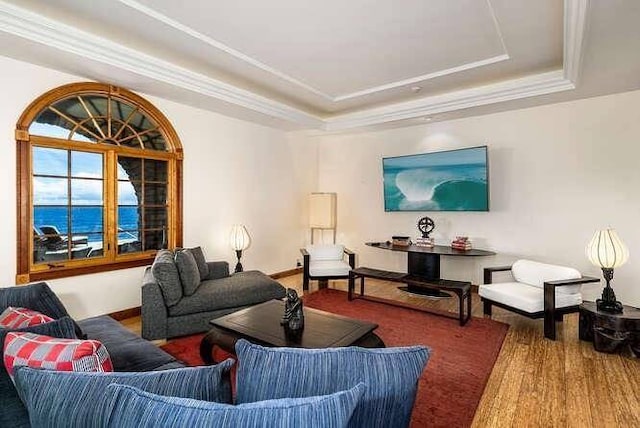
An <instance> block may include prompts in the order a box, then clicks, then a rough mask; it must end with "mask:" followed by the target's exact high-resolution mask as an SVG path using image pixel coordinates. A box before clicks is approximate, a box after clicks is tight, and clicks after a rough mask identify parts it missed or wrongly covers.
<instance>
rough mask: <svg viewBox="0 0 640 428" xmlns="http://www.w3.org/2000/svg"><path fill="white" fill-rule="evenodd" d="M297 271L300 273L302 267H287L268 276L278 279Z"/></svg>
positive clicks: (294, 273)
mask: <svg viewBox="0 0 640 428" xmlns="http://www.w3.org/2000/svg"><path fill="white" fill-rule="evenodd" d="M299 273H302V267H297V268H295V269H289V270H285V271H282V272H276V273H272V274H271V275H269V276H270V277H271V278H273V279H280V278H284V277H287V276H291V275H297V274H299Z"/></svg>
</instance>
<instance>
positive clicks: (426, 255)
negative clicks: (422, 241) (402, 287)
mask: <svg viewBox="0 0 640 428" xmlns="http://www.w3.org/2000/svg"><path fill="white" fill-rule="evenodd" d="M366 245H368V246H370V247H374V248H380V249H382V250H389V251H400V252H404V253H407V273H408V274H409V275H412V276H414V277H419V278H420V279H421V280H422V281H426V282H433V283H434V284H438V283H439V282H440V280H441V279H442V278H440V256H453V257H479V256H493V255H495V254H496V253H494V252H493V251H487V250H478V249H472V250H467V251H464V250H456V249H453V248H451V247H449V246H446V245H436V246H434V247H420V246H417V245H406V246H405V245H393V244H391V243H389V242H367V243H366ZM407 291H409V292H414V293H417V294H431V293H429V291H428V290H425V289H424V288H423V287H420V286H417V285H412V284H410V283H409V284H407ZM446 296H448V295H446Z"/></svg>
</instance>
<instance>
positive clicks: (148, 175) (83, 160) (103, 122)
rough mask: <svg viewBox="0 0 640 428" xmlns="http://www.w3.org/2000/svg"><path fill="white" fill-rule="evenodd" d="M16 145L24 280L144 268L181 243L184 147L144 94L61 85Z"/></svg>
mask: <svg viewBox="0 0 640 428" xmlns="http://www.w3.org/2000/svg"><path fill="white" fill-rule="evenodd" d="M16 142H17V159H18V165H17V171H18V214H19V215H18V251H17V253H18V275H17V282H19V283H23V282H28V281H34V280H42V279H49V278H59V277H64V276H72V275H79V274H85V273H94V272H102V271H107V270H114V269H123V268H128V267H134V266H143V265H145V264H150V263H151V261H152V260H153V257H154V255H155V253H156V251H157V250H158V249H161V248H174V247H176V246H180V245H182V191H181V189H182V182H181V181H182V146H181V144H180V141H179V139H178V136H177V135H176V133H175V131H174V129H173V127H172V126H171V124H170V123H169V121H168V120H167V119H166V118H165V117H164V115H162V113H160V111H159V110H158V109H156V108H155V107H154V106H153V105H152V104H150V103H149V102H148V101H146V100H144V99H143V98H141V97H140V96H138V95H136V94H134V93H132V92H130V91H127V90H125V89H122V88H117V87H113V86H110V85H106V84H101V83H74V84H70V85H65V86H62V87H59V88H56V89H53V90H51V91H49V92H47V93H46V94H44V95H42V96H41V97H40V98H38V99H37V100H35V101H34V102H33V103H31V105H30V106H29V107H28V108H27V109H26V110H25V112H24V113H23V114H22V116H21V117H20V120H19V121H18V124H17V129H16Z"/></svg>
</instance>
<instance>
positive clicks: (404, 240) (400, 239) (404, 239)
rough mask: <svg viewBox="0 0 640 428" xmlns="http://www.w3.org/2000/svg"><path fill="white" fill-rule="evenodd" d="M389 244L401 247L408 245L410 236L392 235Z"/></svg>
mask: <svg viewBox="0 0 640 428" xmlns="http://www.w3.org/2000/svg"><path fill="white" fill-rule="evenodd" d="M391 244H392V245H398V246H401V247H408V246H409V245H411V238H410V237H408V236H392V237H391Z"/></svg>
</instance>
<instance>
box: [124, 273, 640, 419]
mask: <svg viewBox="0 0 640 428" xmlns="http://www.w3.org/2000/svg"><path fill="white" fill-rule="evenodd" d="M278 281H280V283H282V284H283V285H284V286H285V287H291V288H295V289H296V290H297V291H298V293H299V294H302V276H301V275H293V276H289V277H285V278H279V279H278ZM366 284H367V288H366V292H367V294H370V295H373V296H376V297H381V298H386V299H395V300H400V301H402V302H407V303H411V304H415V305H419V306H424V307H431V308H435V309H442V310H450V311H452V312H456V311H457V307H456V305H457V300H456V299H455V298H451V299H441V300H429V299H425V298H423V297H417V296H412V295H410V294H407V293H404V292H402V291H399V290H398V289H397V285H398V284H394V283H389V282H384V281H377V280H369V279H367V283H366ZM329 287H331V288H336V289H340V290H345V291H346V288H347V287H346V281H330V283H329ZM315 289H317V282H316V281H312V282H311V291H314V290H315ZM472 314H473V316H476V317H482V305H481V303H480V299H479V298H478V295H477V294H474V295H473V305H472ZM493 319H495V320H498V321H503V322H505V323H508V324H510V326H511V327H510V328H509V331H508V333H507V336H506V338H505V341H504V343H503V345H502V350H501V351H500V355H499V356H498V359H497V361H496V364H495V366H494V368H493V371H492V373H491V377H490V378H489V381H488V383H487V386H486V388H485V391H484V394H483V396H482V399H481V401H480V404H479V406H478V409H477V411H476V415H475V418H474V421H473V425H472V426H473V427H513V426H518V427H521V426H526V427H529V426H530V427H580V428H583V427H596V428H600V427H640V359H633V358H631V357H629V356H623V355H618V354H604V353H599V352H596V351H594V349H593V345H592V344H591V343H589V342H581V341H579V340H578V315H577V314H571V315H568V316H566V317H565V321H564V323H562V324H559V327H558V340H556V341H550V340H547V339H544V337H543V331H542V320H530V319H527V318H524V317H521V316H518V315H515V314H512V313H509V312H507V311H504V310H502V309H499V308H495V307H494V308H493ZM456 322H457V321H455V320H452V323H456ZM470 322H473V320H471V321H470ZM123 323H124V324H125V325H127V326H128V327H129V328H131V329H132V330H134V331H139V329H140V320H139V318H138V317H136V318H132V319H130V320H125V321H123ZM560 325H561V326H560Z"/></svg>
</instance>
